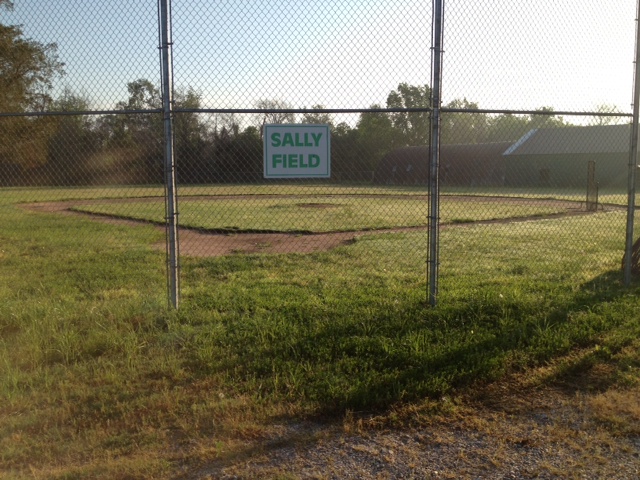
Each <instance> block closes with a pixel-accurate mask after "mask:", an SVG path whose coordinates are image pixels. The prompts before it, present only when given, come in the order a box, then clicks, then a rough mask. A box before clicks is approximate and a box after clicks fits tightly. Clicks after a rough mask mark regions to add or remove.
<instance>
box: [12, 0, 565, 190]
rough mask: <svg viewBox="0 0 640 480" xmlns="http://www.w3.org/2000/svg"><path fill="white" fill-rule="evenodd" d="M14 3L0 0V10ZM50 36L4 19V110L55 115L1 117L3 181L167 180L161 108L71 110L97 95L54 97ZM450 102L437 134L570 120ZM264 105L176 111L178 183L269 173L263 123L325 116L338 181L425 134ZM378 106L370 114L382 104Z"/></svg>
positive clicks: (395, 102)
mask: <svg viewBox="0 0 640 480" xmlns="http://www.w3.org/2000/svg"><path fill="white" fill-rule="evenodd" d="M2 7H8V8H10V7H11V4H10V2H9V1H8V0H0V8H2ZM64 67H65V65H64V63H63V62H62V61H61V60H60V58H59V56H58V53H57V46H56V45H55V44H43V43H40V42H37V41H35V40H33V39H29V38H25V37H24V35H23V32H22V30H21V28H20V27H19V26H14V25H2V24H0V112H8V113H16V114H19V113H25V112H36V113H38V112H59V113H60V115H56V116H50V115H29V116H10V117H3V118H0V184H4V185H7V184H13V185H25V184H54V185H85V184H105V183H113V184H124V183H161V182H162V178H163V174H162V171H163V160H162V158H163V138H162V136H163V128H162V115H161V114H158V113H131V114H109V115H73V112H80V111H85V112H86V111H91V110H92V106H91V99H89V98H87V97H86V96H83V95H80V94H77V93H75V92H73V91H72V90H70V89H65V90H63V92H62V93H61V94H60V95H58V96H57V97H56V98H54V97H53V96H52V93H51V92H52V91H53V85H54V82H55V81H57V80H59V79H60V78H61V77H62V76H63V75H64ZM127 94H128V96H127V98H126V99H123V100H121V101H118V102H116V103H115V105H114V106H113V109H114V110H118V111H127V110H129V111H131V110H154V109H160V108H161V103H162V102H161V95H160V90H159V88H158V86H157V85H155V84H154V83H153V82H151V81H149V80H148V79H137V80H134V81H132V82H130V83H128V84H127ZM430 98H431V89H430V87H429V85H410V84H407V83H401V84H399V85H398V87H397V88H396V89H395V90H392V91H391V92H389V94H388V96H387V99H386V103H385V104H384V107H386V108H388V109H398V108H427V107H429V105H430ZM202 103H203V102H202V94H201V93H200V92H198V91H196V90H194V89H192V88H190V87H187V88H179V89H177V90H176V92H175V96H174V107H175V108H176V109H177V110H180V109H189V110H198V109H201V108H202ZM445 106H446V107H449V108H456V109H464V110H465V112H464V113H446V114H443V117H442V133H441V142H442V143H444V144H447V143H449V144H455V143H465V144H473V143H487V142H500V141H515V140H517V139H518V138H520V137H521V136H522V135H523V134H525V133H526V132H527V131H528V130H530V129H531V128H539V127H542V126H564V125H567V123H566V122H565V120H564V119H563V118H561V117H559V116H557V115H554V114H553V113H552V112H553V110H552V109H551V108H550V107H542V108H541V109H540V110H541V113H543V114H544V115H508V114H500V115H491V114H484V113H479V112H478V113H473V111H474V110H478V108H479V107H478V105H477V104H476V103H474V102H470V101H468V100H467V99H466V98H463V99H456V100H453V101H452V102H449V103H448V104H447V105H445ZM255 107H256V108H257V109H260V110H264V113H261V114H256V115H253V116H252V117H251V118H249V119H246V118H245V117H240V116H238V115H234V114H204V113H194V112H191V111H190V112H176V113H175V115H174V146H175V147H174V148H175V157H176V163H177V168H178V179H179V181H180V182H183V183H211V182H255V181H260V180H261V179H262V168H263V167H262V162H263V157H262V127H263V125H265V124H267V123H310V124H318V123H319V124H328V125H329V126H330V129H331V132H332V137H331V145H332V176H333V177H334V178H333V180H342V181H367V180H371V178H372V172H373V171H374V170H375V168H376V165H377V164H378V162H379V160H380V159H381V158H382V157H383V156H384V155H385V154H386V153H387V152H389V151H390V150H392V149H395V148H398V147H402V146H410V145H423V144H426V143H427V142H428V135H429V114H428V113H427V112H381V111H363V112H361V113H360V114H359V116H358V118H357V121H356V122H355V123H348V122H344V121H343V122H337V121H336V118H335V116H334V115H332V114H329V113H325V112H322V110H323V109H324V107H323V106H322V105H314V106H312V107H311V109H310V112H307V113H303V114H298V115H296V114H294V113H278V112H275V113H274V112H273V111H274V110H287V109H292V108H293V107H292V105H290V104H288V103H287V102H286V101H283V100H281V99H260V100H258V101H257V102H256V103H255ZM384 107H383V105H381V104H376V105H371V108H370V110H381V109H383V108H384Z"/></svg>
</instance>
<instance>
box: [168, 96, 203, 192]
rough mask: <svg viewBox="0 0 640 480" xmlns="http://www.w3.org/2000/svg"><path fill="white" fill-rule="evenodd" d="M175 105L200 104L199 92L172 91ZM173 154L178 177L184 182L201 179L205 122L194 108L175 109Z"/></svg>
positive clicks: (199, 106)
mask: <svg viewBox="0 0 640 480" xmlns="http://www.w3.org/2000/svg"><path fill="white" fill-rule="evenodd" d="M174 99H175V106H176V108H177V109H180V108H184V109H194V110H196V109H199V108H201V99H202V96H201V95H200V93H198V92H196V91H195V90H194V89H193V88H187V89H178V90H176V92H175V96H174ZM173 136H174V140H175V156H176V164H177V166H178V174H179V176H180V179H181V180H182V181H185V182H201V181H203V180H204V179H206V177H207V172H206V170H207V159H206V150H207V148H206V147H207V139H206V137H207V126H206V125H205V123H204V122H203V121H202V119H201V116H200V115H199V114H198V113H194V112H177V113H176V114H175V116H174V121H173Z"/></svg>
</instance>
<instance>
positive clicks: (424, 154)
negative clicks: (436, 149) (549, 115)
mask: <svg viewBox="0 0 640 480" xmlns="http://www.w3.org/2000/svg"><path fill="white" fill-rule="evenodd" d="M511 145H512V144H511V142H499V143H478V144H468V145H441V146H440V182H441V183H442V184H443V185H451V186H478V185H484V186H499V185H502V184H503V182H504V175H505V172H504V158H503V156H502V154H503V153H504V151H505V150H507V149H508V148H509V147H510V146H511ZM428 181H429V147H428V146H427V145H423V146H418V147H402V148H397V149H395V150H392V151H391V152H389V153H388V154H387V155H385V156H384V157H383V158H382V159H381V160H380V162H379V163H378V166H377V168H376V171H375V173H374V178H373V182H374V183H376V184H379V185H424V184H426V183H427V182H428Z"/></svg>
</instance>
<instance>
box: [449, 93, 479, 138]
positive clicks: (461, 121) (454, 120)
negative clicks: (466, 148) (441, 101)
mask: <svg viewBox="0 0 640 480" xmlns="http://www.w3.org/2000/svg"><path fill="white" fill-rule="evenodd" d="M446 106H447V108H457V109H464V110H468V111H469V112H464V113H443V114H442V124H441V125H442V137H441V138H442V143H452V144H455V143H482V142H484V141H486V136H487V129H488V124H487V116H486V114H484V113H472V111H473V110H478V104H477V103H475V102H470V101H468V100H467V99H466V98H464V99H462V100H460V99H455V100H453V101H451V102H449V103H448V104H447V105H446Z"/></svg>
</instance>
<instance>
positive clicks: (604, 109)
mask: <svg viewBox="0 0 640 480" xmlns="http://www.w3.org/2000/svg"><path fill="white" fill-rule="evenodd" d="M596 112H598V113H604V114H610V113H619V114H622V112H621V111H620V109H619V108H618V107H617V106H616V105H611V104H608V103H601V104H599V105H598V106H597V107H596ZM625 121H626V119H625V118H624V117H622V116H620V117H610V116H607V115H605V116H594V117H591V119H590V120H589V125H617V124H620V123H625Z"/></svg>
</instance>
